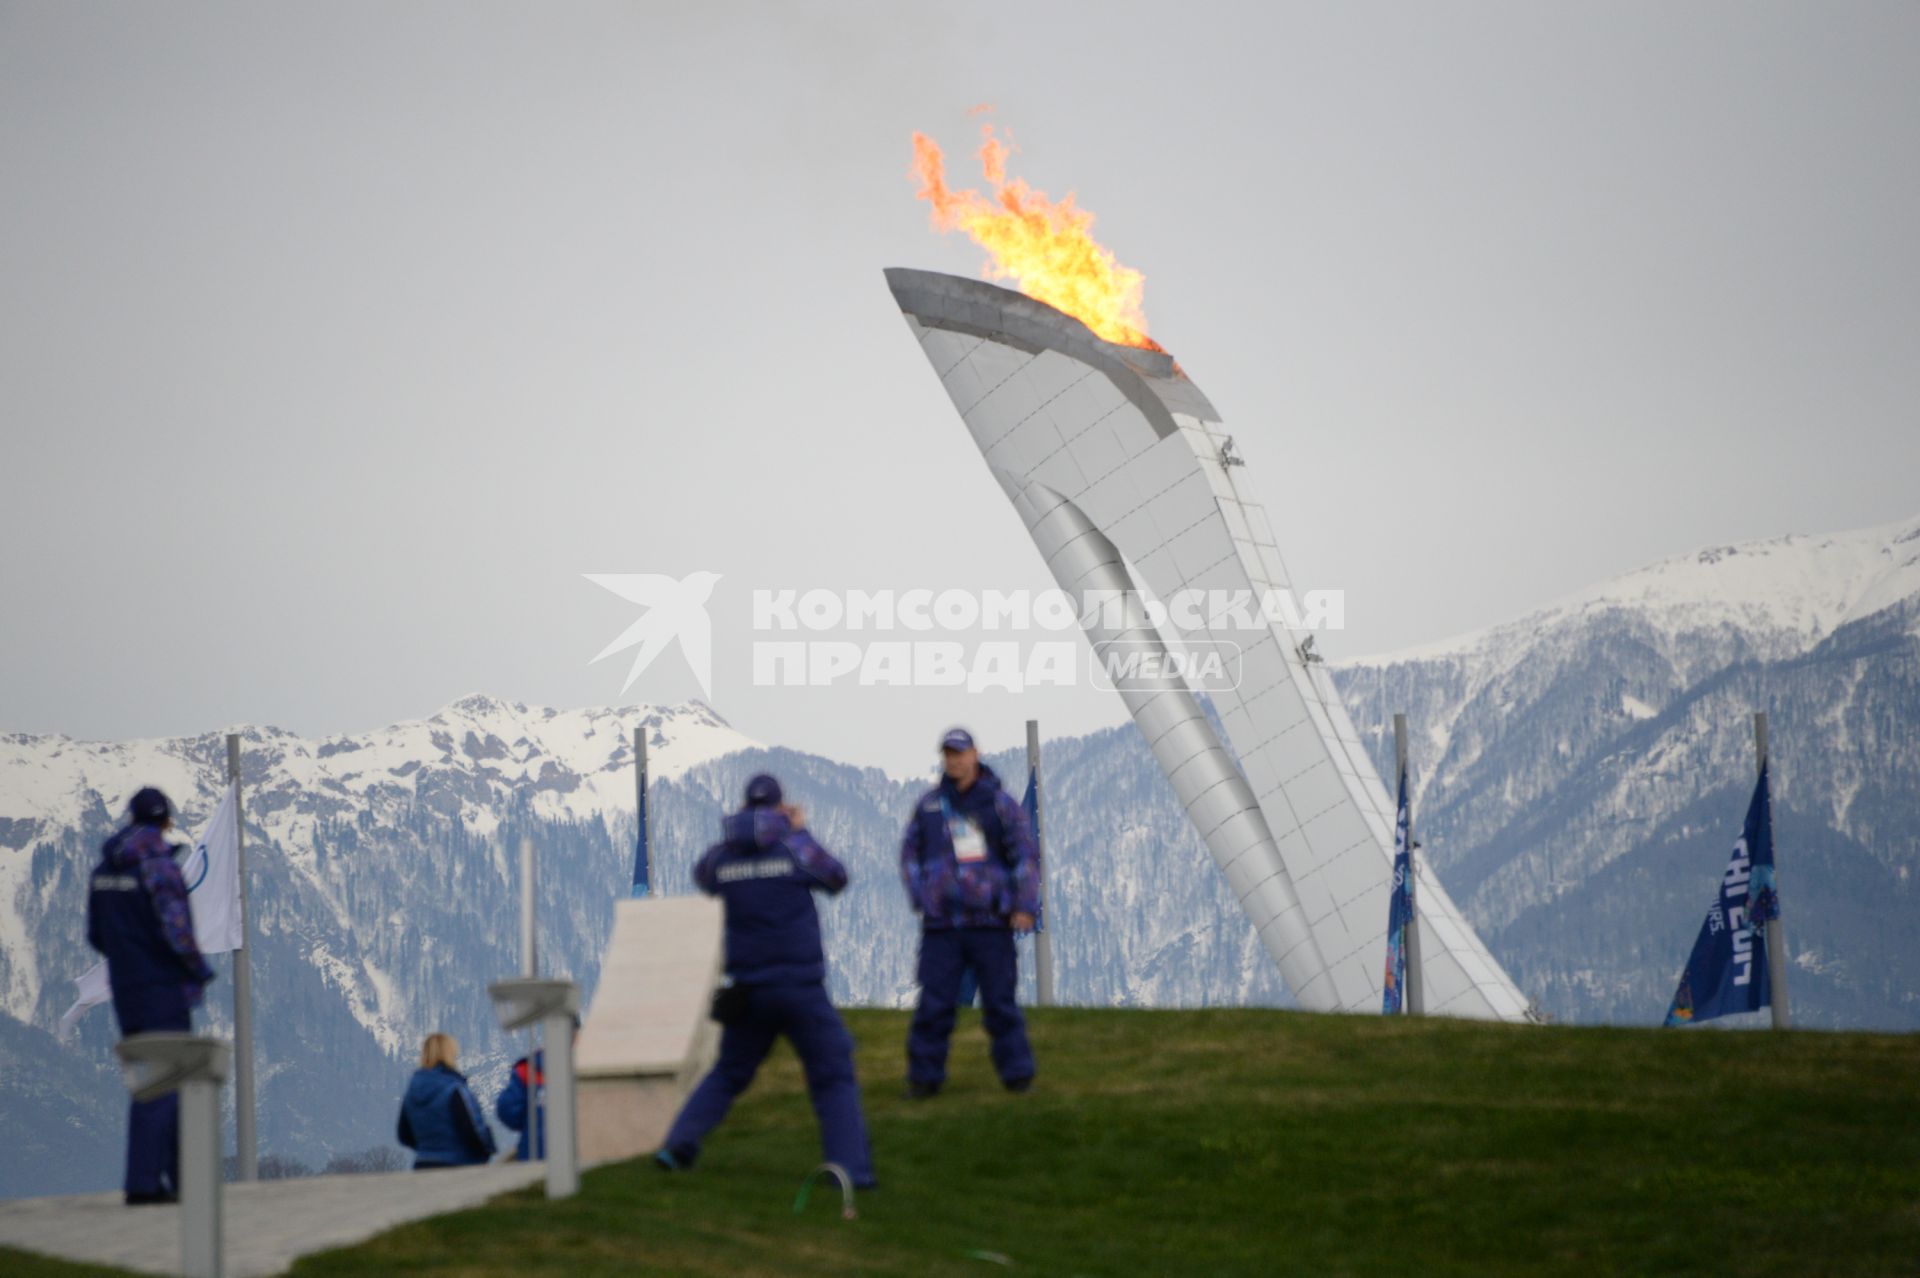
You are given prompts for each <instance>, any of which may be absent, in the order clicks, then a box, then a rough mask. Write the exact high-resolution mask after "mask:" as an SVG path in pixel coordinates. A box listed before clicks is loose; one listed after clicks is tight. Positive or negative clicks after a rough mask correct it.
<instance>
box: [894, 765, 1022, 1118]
mask: <svg viewBox="0 0 1920 1278" xmlns="http://www.w3.org/2000/svg"><path fill="white" fill-rule="evenodd" d="M940 756H941V765H942V769H943V771H944V772H945V774H946V775H945V776H944V777H942V778H941V781H940V784H939V785H937V786H935V787H934V788H933V789H931V790H929V791H927V792H926V793H925V794H924V795H922V796H921V797H920V801H919V802H918V803H916V804H915V805H914V808H913V815H912V816H911V817H909V818H907V832H906V835H905V837H903V838H902V839H901V840H900V877H901V880H902V881H903V882H904V883H905V884H906V887H907V900H908V901H909V902H911V903H912V905H913V909H914V912H915V913H916V914H918V915H919V916H920V970H919V978H920V1002H919V1004H918V1006H916V1007H915V1008H914V1012H913V1024H912V1026H911V1028H910V1029H909V1030H908V1032H907V1095H908V1096H909V1097H912V1098H913V1099H916V1100H925V1099H927V1098H929V1097H931V1096H934V1095H936V1094H938V1092H939V1091H940V1088H941V1087H942V1086H943V1085H944V1084H945V1083H946V1081H947V1041H948V1039H950V1038H951V1037H952V1036H953V1022H954V1012H955V1007H956V1004H957V1003H958V1000H959V996H960V981H961V976H962V974H963V973H965V972H966V970H967V969H969V968H971V969H972V970H973V971H974V973H975V974H976V976H977V977H978V978H979V982H980V1006H981V1009H982V1019H983V1021H984V1022H985V1024H986V1028H987V1034H988V1035H989V1036H990V1037H991V1038H992V1040H993V1068H994V1071H995V1072H996V1073H998V1074H999V1075H1000V1081H1001V1083H1002V1084H1004V1085H1005V1086H1006V1088H1007V1090H1008V1091H1012V1092H1024V1091H1026V1090H1027V1089H1028V1088H1029V1087H1031V1086H1032V1085H1033V1049H1032V1048H1031V1047H1029V1046H1028V1044H1027V1023H1026V1019H1025V1018H1024V1017H1022V1016H1021V1015H1020V1005H1019V1003H1017V1002H1016V1001H1015V1000H1014V990H1015V987H1016V985H1017V984H1018V981H1019V969H1018V967H1017V966H1016V961H1015V957H1014V950H1013V935H1014V933H1015V932H1028V931H1031V930H1032V929H1033V916H1034V914H1035V913H1036V912H1038V910H1039V908H1040V857H1039V853H1038V852H1037V851H1036V850H1035V848H1034V845H1033V830H1032V828H1031V827H1030V826H1029V825H1028V824H1027V813H1026V809H1025V808H1023V807H1021V806H1020V801H1019V800H1018V799H1016V798H1014V797H1013V795H1011V794H1009V793H1008V792H1007V791H1006V790H1004V789H1002V788H1001V785H1000V778H999V777H997V776H995V775H994V771H993V769H992V768H989V767H988V766H987V765H986V764H984V763H982V762H980V752H979V751H978V750H976V749H975V748H974V744H973V737H972V735H971V734H969V733H968V732H967V730H966V729H964V728H955V729H953V730H952V731H951V732H949V733H947V735H946V736H944V737H942V738H941V739H940Z"/></svg>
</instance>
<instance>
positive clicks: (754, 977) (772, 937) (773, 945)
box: [653, 773, 875, 1189]
mask: <svg viewBox="0 0 1920 1278" xmlns="http://www.w3.org/2000/svg"><path fill="white" fill-rule="evenodd" d="M746 801H747V802H746V807H744V808H742V809H741V810H740V811H738V812H736V813H734V814H733V815H732V816H729V817H727V818H726V819H725V820H724V821H723V822H722V823H721V828H722V831H723V833H724V834H725V836H726V837H725V838H724V839H722V840H721V841H720V842H719V843H716V844H714V845H713V846H712V847H711V848H709V849H707V852H706V855H704V856H702V857H701V858H700V861H699V864H697V865H695V866H694V869H693V881H694V884H695V885H696V886H697V887H698V888H699V889H700V890H701V891H702V892H705V893H707V894H708V895H709V896H718V897H719V898H720V900H721V902H722V904H723V905H725V907H726V928H727V940H726V947H727V979H728V984H727V986H726V987H725V988H723V989H722V990H721V991H720V992H719V994H717V995H716V996H715V998H714V1019H715V1020H717V1021H719V1022H720V1023H721V1025H722V1026H723V1027H724V1028H723V1029H722V1032H721V1036H720V1059H719V1061H718V1062H717V1063H716V1064H715V1065H714V1067H713V1069H712V1071H711V1072H709V1073H708V1074H707V1076H706V1077H705V1078H704V1079H702V1080H701V1081H700V1085H699V1086H698V1087H696V1088H694V1090H693V1094H692V1095H691V1096H689V1097H687V1103H686V1104H685V1105H683V1106H682V1107H681V1109H680V1116H679V1117H678V1118H676V1119H674V1121H673V1128H672V1130H671V1131H669V1132H668V1133H667V1139H666V1143H665V1144H664V1145H662V1146H661V1148H660V1151H659V1152H658V1153H656V1154H655V1155H654V1156H653V1160H654V1163H655V1164H656V1165H657V1166H659V1167H660V1168H661V1169H662V1170H663V1171H685V1170H688V1169H690V1168H691V1167H692V1166H693V1164H694V1161H695V1160H696V1159H698V1158H699V1156H700V1144H701V1142H702V1141H703V1140H704V1139H706V1136H707V1134H708V1133H709V1132H711V1131H712V1130H713V1129H714V1128H715V1127H718V1126H719V1125H720V1121H721V1120H722V1119H723V1118H725V1117H726V1116H727V1111H728V1110H729V1109H731V1108H732V1107H733V1102H734V1099H735V1098H736V1097H738V1096H739V1095H740V1093H742V1092H744V1091H746V1090H747V1087H748V1085H749V1084H751V1083H752V1082H753V1076H754V1074H755V1072H756V1071H758V1070H759V1068H760V1062H761V1061H763V1060H765V1059H766V1057H767V1053H768V1052H769V1051H771V1050H772V1049H773V1041H774V1039H775V1038H777V1037H779V1036H781V1035H785V1036H786V1038H787V1041H788V1042H790V1043H792V1044H793V1050H794V1053H795V1054H796V1055H798V1056H799V1057H800V1065H801V1068H802V1069H803V1070H805V1072H806V1076H807V1093H808V1095H809V1096H811V1097H812V1099H813V1112H814V1116H815V1117H816V1118H817V1119H818V1120H819V1122H820V1148H821V1152H822V1154H823V1156H824V1157H825V1159H826V1161H828V1162H830V1163H838V1164H839V1165H840V1166H842V1167H844V1168H845V1169H846V1171H847V1175H848V1176H850V1177H851V1178H852V1179H853V1183H854V1186H855V1187H856V1188H859V1189H871V1188H873V1187H874V1184H875V1181H874V1175H873V1155H872V1153H871V1151H870V1150H869V1149H868V1146H867V1121H866V1116H865V1114H864V1113H863V1112H862V1110H861V1107H860V1085H859V1083H858V1082H857V1081H855V1078H854V1073H853V1037H852V1035H850V1034H848V1033H847V1027H846V1026H845V1025H844V1024H842V1023H841V1020H840V1014H839V1013H838V1012H837V1011H835V1010H834V1007H833V1004H832V1003H831V1002H829V1001H828V999H827V986H826V980H827V961H826V955H825V953H824V952H823V951H822V949H821V946H820V916H819V913H818V912H817V911H816V910H815V909H814V904H813V894H814V893H815V892H826V893H829V894H832V893H836V892H838V891H840V890H841V889H842V888H844V887H846V885H847V871H846V867H845V866H843V865H841V864H840V862H839V861H837V860H835V859H834V858H833V856H832V855H831V854H830V853H829V852H828V851H827V850H826V849H825V848H823V847H821V846H820V845H819V843H817V842H815V841H814V838H813V836H812V835H811V834H809V833H807V829H806V825H807V822H806V816H805V814H804V813H802V812H801V811H800V809H799V808H796V807H789V806H787V805H786V804H785V803H783V802H782V795H781V792H780V783H779V782H778V781H776V780H775V779H774V778H772V777H770V776H767V775H765V774H764V773H763V774H761V775H759V776H756V777H754V778H753V779H752V780H750V781H748V782H747V794H746Z"/></svg>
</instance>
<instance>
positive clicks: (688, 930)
mask: <svg viewBox="0 0 1920 1278" xmlns="http://www.w3.org/2000/svg"><path fill="white" fill-rule="evenodd" d="M724 933H725V927H724V923H723V918H722V912H721V907H720V903H719V902H718V901H716V900H713V899H711V898H709V897H703V896H666V897H652V898H648V899H645V900H637V901H634V900H630V901H621V902H620V903H619V904H618V905H617V906H615V908H614V920H613V937H612V939H611V940H609V941H608V943H607V953H606V957H605V959H604V960H603V961H602V962H601V965H600V984H599V987H598V988H597V989H596V990H595V992H594V996H593V1004H592V1006H590V1007H589V1008H588V1009H587V1015H586V1018H585V1020H584V1022H583V1023H582V1024H581V1027H580V1041H579V1047H578V1049H577V1052H576V1073H577V1075H578V1078H579V1089H580V1090H579V1122H580V1163H581V1166H583V1167H592V1166H594V1165H596V1164H599V1163H607V1162H615V1161H618V1160H620V1159H623V1158H632V1157H634V1156H636V1155H638V1154H646V1153H651V1152H652V1151H653V1150H655V1149H657V1148H659V1146H660V1142H661V1140H662V1139H663V1138H664V1137H665V1136H666V1134H667V1127H668V1126H669V1125H670V1124H671V1123H672V1122H673V1117H674V1114H675V1113H676V1112H677V1111H678V1109H679V1108H680V1103H681V1101H683V1100H684V1099H686V1095H687V1093H688V1092H689V1091H691V1090H692V1088H693V1085H694V1084H695V1083H697V1082H698V1081H699V1080H700V1077H701V1075H703V1074H704V1073H706V1071H707V1070H708V1069H709V1068H711V1067H712V1065H713V1060H714V1056H715V1055H716V1053H717V1052H718V1050H719V1043H720V1034H719V1030H720V1027H719V1026H718V1025H716V1024H714V1022H713V1021H712V1020H711V1019H710V1018H709V1017H708V1014H707V1013H708V1010H709V1008H710V1007H711V1005H712V1001H713V991H714V988H715V987H716V986H717V985H718V984H719V982H720V973H721V967H722V958H723V955H722V945H723V940H724Z"/></svg>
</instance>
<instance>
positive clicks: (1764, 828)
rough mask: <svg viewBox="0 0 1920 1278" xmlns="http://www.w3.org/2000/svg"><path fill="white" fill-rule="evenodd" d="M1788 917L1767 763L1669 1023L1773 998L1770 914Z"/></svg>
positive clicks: (1752, 1007) (1747, 1008)
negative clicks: (1778, 878) (1776, 873)
mask: <svg viewBox="0 0 1920 1278" xmlns="http://www.w3.org/2000/svg"><path fill="white" fill-rule="evenodd" d="M1779 917H1780V895H1779V892H1778V891H1777V890H1776V889H1775V887H1774V882H1773V813H1772V808H1771V806H1770V804H1769V803H1768V798H1767V770H1766V769H1765V768H1764V767H1763V768H1761V769H1760V779H1759V781H1758V782H1756V783H1755V784H1754V787H1753V798H1752V800H1751V801H1749V802H1748V804H1747V823H1746V827H1745V828H1744V829H1743V830H1742V831H1741V833H1740V841H1739V842H1738V843H1736V844H1734V845H1733V856H1732V858H1731V859H1730V860H1729V861H1728V862H1727V871H1726V873H1725V874H1723V875H1721V876H1720V886H1719V888H1718V889H1716V890H1715V892H1714V895H1713V905H1712V906H1711V907H1709V908H1708V910H1707V921H1706V922H1705V923H1702V924H1701V925H1700V937H1699V939H1698V940H1696V941H1695V942H1694V943H1693V954H1692V956H1691V957H1689V958H1688V959H1687V970H1686V971H1685V972H1683V973H1681V976H1680V988H1679V989H1678V990H1676V991H1675V992H1674V995H1673V1004H1672V1006H1670V1007H1668V1008H1667V1024H1669V1025H1691V1024H1693V1023H1694V1022H1695V1021H1710V1020H1712V1019H1713V1018H1714V1017H1716V1016H1730V1015H1732V1014H1733V1013H1735V1012H1757V1011H1759V1010H1760V1009H1761V1008H1763V1007H1765V1006H1767V1004H1768V1003H1769V1002H1770V1001H1771V1000H1772V995H1773V990H1772V986H1771V985H1770V983H1769V978H1768V975H1767V934H1766V925H1767V922H1768V920H1770V919H1777V918H1779Z"/></svg>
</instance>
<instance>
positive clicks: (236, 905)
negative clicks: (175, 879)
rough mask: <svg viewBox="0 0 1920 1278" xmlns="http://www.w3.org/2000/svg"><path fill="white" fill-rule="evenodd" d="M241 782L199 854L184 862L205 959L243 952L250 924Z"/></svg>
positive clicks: (230, 786)
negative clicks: (244, 909) (243, 895)
mask: <svg viewBox="0 0 1920 1278" xmlns="http://www.w3.org/2000/svg"><path fill="white" fill-rule="evenodd" d="M239 785H240V783H239V782H237V781H230V782H228V783H227V793H226V796H225V797H224V798H222V799H221V800H220V806H219V807H217V808H215V809H214V810H213V816H212V817H210V818H209V819H208V820H207V824H206V827H205V828H204V829H202V830H201V831H200V837H199V838H197V839H195V840H194V841H193V850H192V851H190V852H188V853H187V854H186V855H185V856H184V857H182V858H181V859H180V877H181V878H183V879H185V880H186V881H187V904H188V905H189V906H191V907H192V908H193V939H194V942H195V943H196V944H197V945H199V947H200V952H201V953H202V954H225V953H226V952H227V951H228V950H237V949H239V948H241V945H242V942H243V940H244V938H245V936H246V922H245V920H244V919H242V918H241V917H240V822H239V821H238V820H237V819H236V816H235V813H236V811H237V810H238V808H239V806H240V797H239Z"/></svg>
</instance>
